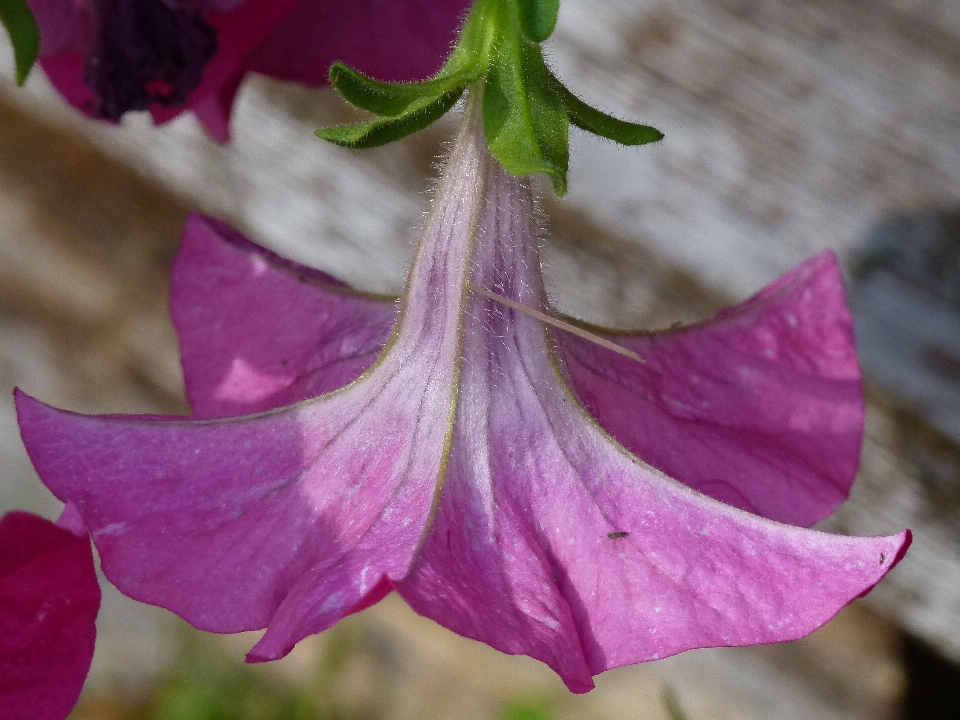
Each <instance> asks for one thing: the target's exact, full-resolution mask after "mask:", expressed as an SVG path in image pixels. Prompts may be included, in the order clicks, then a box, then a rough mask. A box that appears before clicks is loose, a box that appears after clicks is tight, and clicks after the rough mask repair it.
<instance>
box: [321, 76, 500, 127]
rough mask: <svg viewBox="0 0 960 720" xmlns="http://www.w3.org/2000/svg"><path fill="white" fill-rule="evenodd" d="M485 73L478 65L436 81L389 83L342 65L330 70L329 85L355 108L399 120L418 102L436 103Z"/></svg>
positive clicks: (439, 77) (438, 77) (461, 89)
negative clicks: (442, 96) (440, 98)
mask: <svg viewBox="0 0 960 720" xmlns="http://www.w3.org/2000/svg"><path fill="white" fill-rule="evenodd" d="M482 76H483V70H482V69H481V68H480V67H477V66H476V65H475V66H474V67H472V68H464V69H463V70H461V71H460V72H456V73H451V74H443V73H441V74H440V75H438V76H437V77H436V78H434V79H433V80H425V81H424V82H414V83H386V82H380V81H379V80H374V79H372V78H369V77H367V76H366V75H363V74H362V73H359V72H357V71H356V70H354V69H352V68H349V67H347V66H346V65H343V64H341V63H334V64H333V65H332V66H331V68H330V84H331V85H333V86H334V87H335V88H336V89H337V90H339V91H340V94H341V95H343V97H344V98H345V99H346V100H347V102H349V103H351V104H352V105H356V106H357V107H358V108H361V109H363V110H367V111H369V112H372V113H374V114H376V115H386V116H389V117H396V116H398V115H403V114H405V113H407V112H409V111H410V109H411V108H412V107H413V106H414V105H415V104H417V103H418V102H423V101H433V100H437V99H438V98H439V97H440V96H441V95H445V94H447V93H449V92H452V91H453V90H457V89H459V90H460V91H461V92H462V91H463V88H464V87H466V86H467V85H469V84H470V83H471V82H474V81H476V80H479V79H480V78H481V77H482Z"/></svg>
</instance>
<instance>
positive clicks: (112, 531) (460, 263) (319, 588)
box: [17, 145, 479, 660]
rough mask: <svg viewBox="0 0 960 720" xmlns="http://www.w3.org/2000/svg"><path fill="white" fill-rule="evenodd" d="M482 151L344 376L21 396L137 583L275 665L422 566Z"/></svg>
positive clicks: (32, 426) (437, 208)
mask: <svg viewBox="0 0 960 720" xmlns="http://www.w3.org/2000/svg"><path fill="white" fill-rule="evenodd" d="M478 162H479V160H478V155H477V153H476V149H475V148H474V147H473V146H465V145H464V146H461V150H460V151H459V152H457V153H454V155H453V156H452V157H451V160H450V168H449V169H448V172H447V174H446V175H445V177H444V179H443V180H442V187H441V190H440V192H439V193H438V201H437V203H436V204H435V205H434V207H433V210H432V213H431V216H430V218H429V219H428V221H427V226H426V228H425V230H424V236H423V241H422V243H421V246H420V251H419V254H418V257H417V260H416V262H415V266H414V269H413V271H412V273H411V277H410V281H409V285H408V289H407V293H406V295H405V301H404V304H403V306H402V309H401V315H400V320H399V321H398V323H397V330H396V331H395V333H394V335H393V337H392V339H391V341H390V343H389V344H388V351H387V352H385V353H384V354H383V355H382V356H381V358H380V359H379V361H378V362H377V364H376V365H375V366H374V367H373V368H372V369H371V370H370V371H369V372H368V373H367V374H366V375H364V376H362V377H361V378H359V379H358V380H357V381H355V382H354V383H353V384H351V385H349V386H347V387H346V388H343V389H342V390H340V391H338V392H335V393H332V394H329V395H323V396H321V397H318V398H315V399H313V400H310V401H307V402H303V403H300V404H298V405H293V406H291V407H287V408H284V409H282V410H277V411H273V412H268V413H264V414H261V415H256V416H247V417H243V418H238V419H233V420H222V421H209V420H208V421H198V420H180V421H177V420H170V419H167V420H163V419H160V420H152V421H151V420H144V419H137V418H127V419H124V418H116V417H95V416H83V415H77V414H73V413H69V412H65V411H62V410H55V409H53V408H49V407H47V406H45V405H43V404H41V403H39V402H37V401H35V400H33V399H31V398H29V397H27V396H25V395H23V394H22V393H18V395H17V410H18V417H19V421H20V427H21V433H22V435H23V438H24V443H25V445H26V447H27V451H28V453H29V454H30V457H31V459H32V461H33V463H34V466H35V467H36V468H37V471H38V473H39V474H40V477H41V479H42V480H43V481H44V483H45V484H46V485H47V486H48V487H49V488H50V489H51V490H52V491H53V493H54V494H55V495H57V496H58V497H59V498H61V499H62V500H64V501H65V502H71V503H74V504H75V505H76V507H77V509H78V510H79V511H80V513H81V514H82V516H83V519H84V522H85V523H86V525H87V527H88V528H89V529H90V532H91V534H92V536H93V538H94V542H95V543H96V545H97V548H98V550H99V552H100V556H101V561H102V566H103V570H104V573H105V574H106V575H107V577H108V578H109V579H110V580H111V581H112V582H114V583H115V584H116V585H117V586H118V587H119V588H120V589H121V590H122V591H123V592H124V593H125V594H127V595H129V596H131V597H133V598H135V599H139V600H142V601H144V602H149V603H152V604H156V605H161V606H163V607H166V608H168V609H170V610H173V611H174V612H176V613H178V614H180V615H181V616H182V617H184V618H186V619H187V620H188V621H190V622H192V623H193V624H194V625H196V626H198V627H200V628H203V629H207V630H213V631H216V632H236V631H240V630H249V629H255V628H262V627H267V632H266V634H265V635H264V637H263V639H262V640H261V641H260V642H259V643H258V645H257V646H256V647H255V648H254V650H253V651H252V652H251V659H254V660H263V659H273V658H276V657H280V656H282V655H283V654H285V653H286V652H288V651H289V650H290V649H291V648H292V647H293V645H294V644H295V643H296V642H297V641H298V640H300V639H301V638H303V637H305V636H307V635H310V634H313V633H316V632H320V631H322V630H324V629H326V628H327V627H330V626H331V625H332V624H334V623H335V622H336V621H337V620H339V619H340V618H341V617H343V616H344V615H347V614H349V613H351V612H355V611H356V610H358V609H360V608H362V607H365V606H367V605H369V604H370V603H371V602H374V601H376V600H378V599H379V598H380V597H382V596H383V594H384V593H385V592H386V591H388V590H389V587H390V581H392V580H396V579H399V578H401V577H403V576H404V575H406V574H407V573H408V571H409V569H410V565H411V563H412V562H413V559H414V555H415V552H416V550H417V548H418V546H419V544H420V542H421V539H422V537H423V535H424V532H425V529H426V527H427V523H428V519H429V517H430V515H431V513H432V511H433V509H434V507H435V502H436V498H437V494H438V492H439V483H440V480H441V479H442V477H443V473H444V471H445V466H446V459H447V456H448V448H449V442H450V435H451V432H452V427H451V426H452V422H453V412H454V408H455V405H456V390H457V381H458V377H459V364H460V357H461V352H460V345H461V316H462V312H463V303H464V302H465V301H466V298H465V296H464V290H463V288H464V286H465V284H466V274H467V272H468V267H469V262H468V260H469V252H470V247H469V243H464V242H463V241H462V240H463V238H465V237H469V236H471V235H472V228H473V226H474V222H475V214H476V209H475V203H476V197H477V191H476V189H475V187H474V184H473V183H472V182H471V180H470V179H471V178H473V177H475V176H476V165H477V163H478ZM209 330H211V331H215V328H209Z"/></svg>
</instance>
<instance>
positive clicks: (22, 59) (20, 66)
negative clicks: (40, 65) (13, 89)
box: [0, 0, 40, 85]
mask: <svg viewBox="0 0 960 720" xmlns="http://www.w3.org/2000/svg"><path fill="white" fill-rule="evenodd" d="M0 22H2V23H3V26H4V27H5V28H6V29H7V34H8V35H9V36H10V44H11V45H13V58H14V61H15V62H16V67H17V70H16V74H17V85H23V83H24V82H26V79H27V74H28V73H29V72H30V68H32V67H33V64H34V63H35V62H36V61H37V55H39V53H40V31H39V30H38V29H37V21H36V20H35V19H34V17H33V13H32V12H31V11H30V7H29V6H28V5H27V3H26V0H0Z"/></svg>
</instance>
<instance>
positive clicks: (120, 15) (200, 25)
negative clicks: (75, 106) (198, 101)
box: [84, 0, 217, 120]
mask: <svg viewBox="0 0 960 720" xmlns="http://www.w3.org/2000/svg"><path fill="white" fill-rule="evenodd" d="M90 5H91V13H92V15H93V26H94V28H96V29H95V36H94V38H93V43H92V44H91V47H90V50H89V51H88V53H87V58H86V66H85V68H84V82H85V83H86V84H87V86H88V87H89V88H90V89H91V90H93V92H94V95H95V96H96V98H97V106H96V108H94V111H95V113H96V115H97V117H100V118H106V119H110V120H118V119H119V118H120V116H121V115H123V113H125V112H127V111H128V110H146V109H147V108H149V107H150V105H151V104H152V103H158V104H160V105H163V106H165V107H171V106H177V105H185V104H186V102H187V98H188V97H189V95H190V93H191V92H192V91H193V90H194V89H195V88H196V87H197V86H198V85H199V84H200V80H201V78H202V77H203V72H204V70H205V69H206V67H207V63H209V62H210V59H211V58H212V57H213V56H214V54H215V53H216V50H217V34H216V31H215V30H214V28H213V27H212V26H211V25H210V24H209V23H207V22H206V21H205V20H204V19H203V16H202V14H201V13H200V11H199V10H197V9H196V8H195V7H190V6H188V5H186V4H185V3H183V2H181V1H180V0H92V2H91V4H90Z"/></svg>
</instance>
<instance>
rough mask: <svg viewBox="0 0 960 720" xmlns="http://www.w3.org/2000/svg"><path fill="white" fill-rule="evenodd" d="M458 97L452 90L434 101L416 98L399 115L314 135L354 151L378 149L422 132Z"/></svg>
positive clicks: (326, 129)
mask: <svg viewBox="0 0 960 720" xmlns="http://www.w3.org/2000/svg"><path fill="white" fill-rule="evenodd" d="M462 94H463V88H455V89H454V90H451V91H450V92H448V93H444V94H443V95H441V96H440V97H438V98H420V99H418V100H416V101H415V102H413V103H412V104H411V105H410V106H409V107H408V108H407V110H406V112H404V113H403V114H401V115H397V116H394V117H377V118H374V119H373V120H368V121H366V122H361V123H356V124H354V125H341V126H340V127H332V128H323V129H321V130H317V132H316V134H317V136H318V137H321V138H323V139H324V140H329V141H330V142H332V143H335V144H337V145H341V146H342V147H347V148H356V149H363V148H372V147H379V146H381V145H386V144H387V143H391V142H393V141H394V140H399V139H400V138H402V137H406V136H407V135H410V134H411V133H415V132H416V131H417V130H423V128H425V127H427V125H430V124H431V123H433V122H434V121H436V120H438V119H440V118H441V117H442V116H443V115H445V114H446V113H447V111H448V110H450V108H452V107H453V106H454V105H455V104H456V102H457V100H459V99H460V96H461V95H462Z"/></svg>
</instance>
